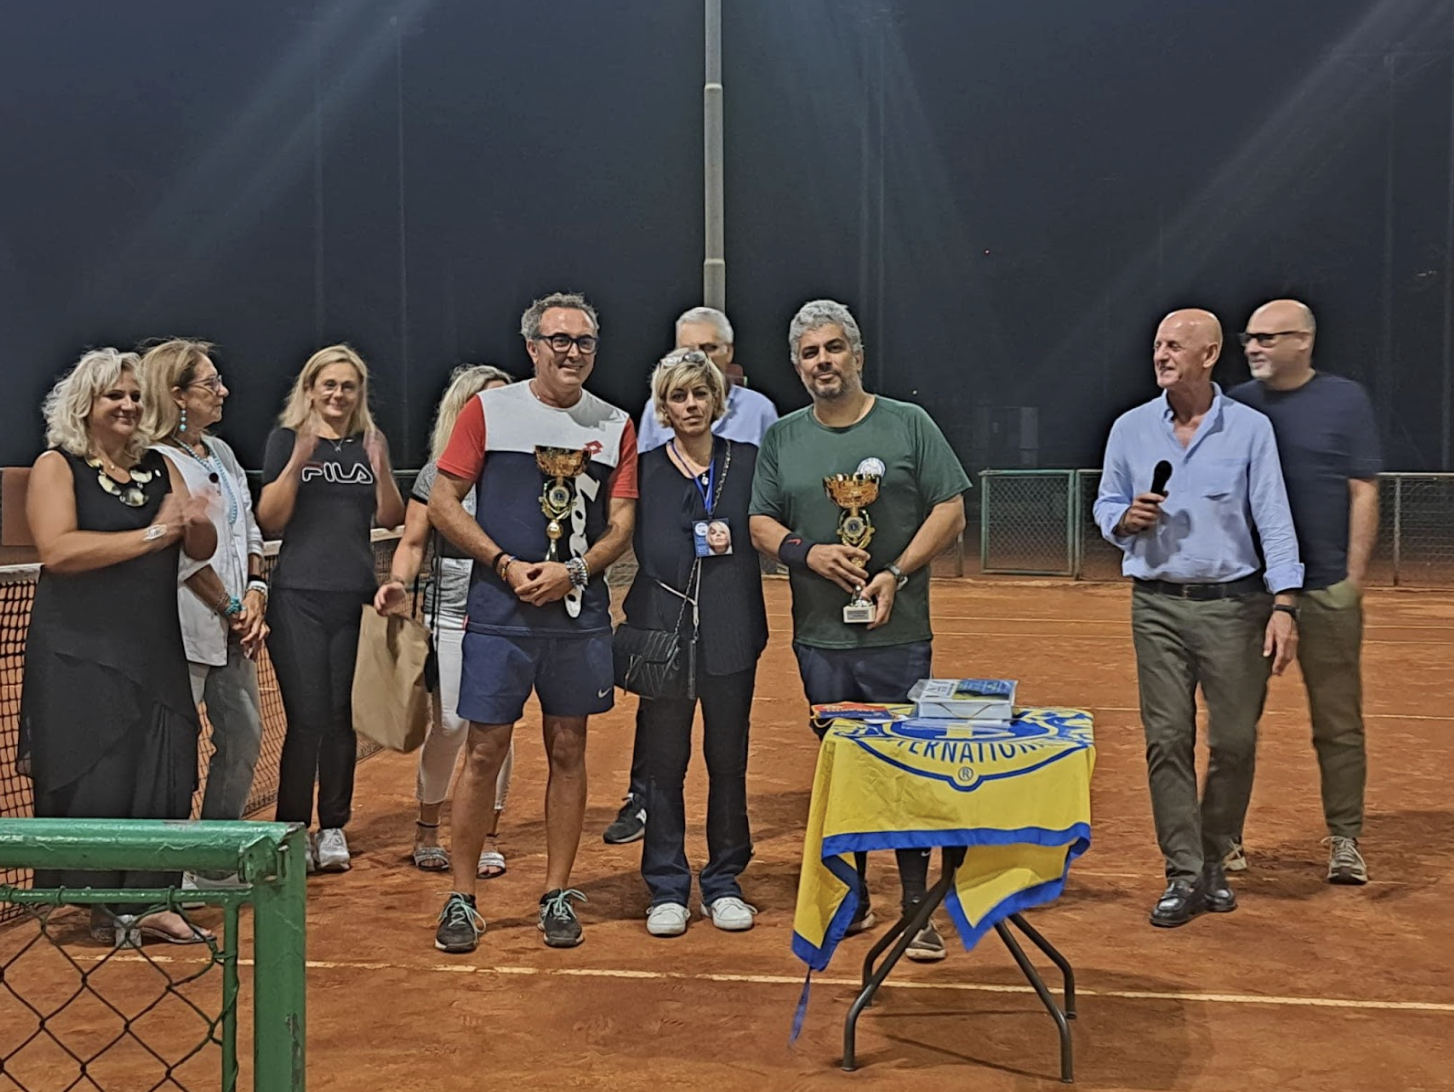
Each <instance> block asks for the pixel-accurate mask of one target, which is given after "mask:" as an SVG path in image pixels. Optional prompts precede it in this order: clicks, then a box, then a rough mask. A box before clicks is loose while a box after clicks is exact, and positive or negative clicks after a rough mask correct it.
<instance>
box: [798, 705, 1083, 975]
mask: <svg viewBox="0 0 1454 1092" xmlns="http://www.w3.org/2000/svg"><path fill="white" fill-rule="evenodd" d="M913 713H914V707H913V706H912V705H859V704H845V705H825V706H816V707H814V710H813V714H814V717H815V718H816V719H817V722H818V724H819V725H820V726H822V725H826V726H827V729H828V730H827V732H826V734H825V736H824V738H823V746H822V748H821V749H820V750H819V752H818V768H817V773H816V775H815V777H814V781H813V800H812V805H811V808H810V811H809V815H808V831H807V837H806V839H805V841H804V845H803V868H802V874H801V877H800V879H799V886H798V903H797V910H796V913H795V915H794V918H793V951H794V953H795V954H796V955H797V956H798V958H800V959H802V960H803V961H804V962H805V963H807V964H808V967H809V969H810V971H817V970H822V969H823V968H825V967H826V966H827V965H828V962H829V960H830V959H831V958H832V955H833V949H834V948H835V947H836V946H837V944H838V942H839V941H840V940H842V939H843V935H844V932H845V931H846V930H847V928H848V923H849V920H850V919H851V918H852V916H853V912H854V909H855V908H856V907H857V905H858V889H857V873H856V871H855V869H854V866H853V854H854V853H855V852H857V851H864V850H879V849H930V848H936V847H941V846H966V847H969V852H968V853H966V854H965V858H964V864H963V865H962V866H961V867H960V869H959V873H958V875H957V877H956V884H955V888H954V890H952V891H951V892H950V893H949V895H948V897H947V898H946V899H945V906H946V907H947V908H948V910H949V916H950V918H951V919H952V920H953V921H954V925H955V927H956V929H958V931H959V935H960V938H961V939H962V940H963V942H964V946H965V947H966V948H972V947H973V946H974V945H975V944H976V943H977V942H978V941H979V938H980V937H982V936H983V935H984V934H985V933H986V932H988V931H989V930H990V929H992V928H993V927H994V926H995V924H996V923H998V922H999V921H1002V920H1003V919H1004V918H1006V917H1008V916H1009V915H1010V914H1014V913H1018V912H1020V911H1022V910H1025V909H1027V908H1028V907H1031V906H1037V905H1040V904H1043V903H1047V902H1051V901H1053V900H1054V899H1056V898H1058V897H1059V896H1060V893H1061V892H1062V891H1063V890H1064V889H1065V878H1066V875H1067V874H1068V873H1069V871H1070V863H1071V862H1072V861H1073V860H1075V858H1077V857H1079V856H1080V855H1081V854H1082V853H1084V852H1085V851H1086V850H1087V849H1088V848H1089V847H1090V837H1091V827H1090V779H1091V772H1092V771H1093V769H1094V768H1095V739H1094V732H1093V729H1092V721H1091V715H1090V714H1089V713H1086V712H1083V711H1081V710H1078V709H1049V708H1046V709H1034V708H1022V709H1017V710H1016V711H1015V716H1014V719H1013V720H1012V721H1011V722H1010V723H1008V724H994V725H984V724H970V723H966V722H959V721H948V720H927V719H920V718H915V717H914V715H913Z"/></svg>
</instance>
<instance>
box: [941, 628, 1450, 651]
mask: <svg viewBox="0 0 1454 1092" xmlns="http://www.w3.org/2000/svg"><path fill="white" fill-rule="evenodd" d="M1394 628H1399V627H1394ZM934 636H935V637H936V638H937V637H1017V638H1021V639H1024V640H1037V639H1042V638H1046V637H1048V638H1051V639H1052V640H1055V641H1096V642H1099V643H1100V644H1105V643H1106V642H1107V641H1119V642H1121V643H1123V644H1129V643H1130V642H1131V632H1130V628H1129V627H1127V630H1126V632H1125V633H1057V632H1055V631H1054V630H1030V629H1014V630H997V629H979V630H972V631H968V632H966V631H964V630H950V629H936V630H935V631H934ZM1363 643H1364V644H1365V645H1418V646H1420V647H1423V648H1428V647H1431V646H1434V645H1442V644H1446V643H1447V642H1445V641H1429V640H1423V641H1391V640H1385V639H1384V638H1382V637H1365V638H1364V640H1363Z"/></svg>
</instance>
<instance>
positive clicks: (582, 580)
mask: <svg viewBox="0 0 1454 1092" xmlns="http://www.w3.org/2000/svg"><path fill="white" fill-rule="evenodd" d="M565 571H566V572H567V573H569V574H570V582H571V586H572V587H575V588H584V587H585V586H586V583H587V582H588V581H589V580H590V579H591V570H590V569H588V568H586V561H585V558H581V557H573V558H571V559H570V560H569V561H567V562H566V563H565Z"/></svg>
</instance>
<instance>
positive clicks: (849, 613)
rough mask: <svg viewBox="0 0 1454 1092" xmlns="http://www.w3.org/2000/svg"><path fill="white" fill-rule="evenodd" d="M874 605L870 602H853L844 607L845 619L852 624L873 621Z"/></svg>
mask: <svg viewBox="0 0 1454 1092" xmlns="http://www.w3.org/2000/svg"><path fill="white" fill-rule="evenodd" d="M874 613H875V610H874V605H873V604H872V603H868V602H853V603H849V604H848V606H846V607H844V608H843V621H844V622H845V623H846V624H848V625H850V626H862V625H867V624H868V623H869V622H872V621H873V616H874Z"/></svg>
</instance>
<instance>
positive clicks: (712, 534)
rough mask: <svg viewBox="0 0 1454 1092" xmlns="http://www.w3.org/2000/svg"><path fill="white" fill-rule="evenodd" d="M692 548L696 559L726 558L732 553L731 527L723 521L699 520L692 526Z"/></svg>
mask: <svg viewBox="0 0 1454 1092" xmlns="http://www.w3.org/2000/svg"><path fill="white" fill-rule="evenodd" d="M692 548H693V551H694V552H695V553H696V555H697V556H698V557H726V556H727V555H728V554H730V553H731V552H732V526H731V524H729V523H728V522H727V521H726V520H725V519H718V518H716V517H715V516H714V517H713V518H712V519H699V520H697V522H696V523H694V524H692Z"/></svg>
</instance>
